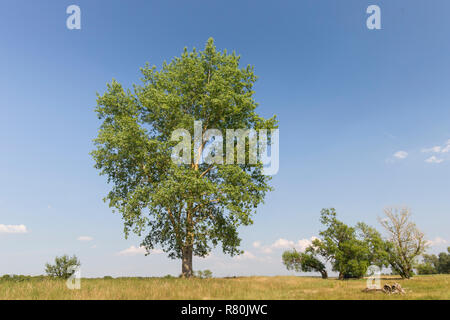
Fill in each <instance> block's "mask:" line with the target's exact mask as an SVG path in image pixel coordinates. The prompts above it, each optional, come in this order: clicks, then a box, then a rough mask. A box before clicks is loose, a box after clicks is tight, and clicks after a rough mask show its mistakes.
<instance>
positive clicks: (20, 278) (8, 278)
mask: <svg viewBox="0 0 450 320" xmlns="http://www.w3.org/2000/svg"><path fill="white" fill-rule="evenodd" d="M46 278H47V277H45V276H25V275H19V274H11V275H9V274H5V275H3V276H1V277H0V281H5V282H25V281H43V280H45V279H46Z"/></svg>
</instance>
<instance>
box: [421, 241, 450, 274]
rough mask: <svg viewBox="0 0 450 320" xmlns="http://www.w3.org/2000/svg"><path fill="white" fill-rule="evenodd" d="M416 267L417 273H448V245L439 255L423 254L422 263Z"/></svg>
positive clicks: (449, 268) (449, 262)
mask: <svg viewBox="0 0 450 320" xmlns="http://www.w3.org/2000/svg"><path fill="white" fill-rule="evenodd" d="M416 269H417V272H418V273H419V274H438V273H450V247H448V248H447V252H441V253H439V255H435V254H424V255H423V261H422V263H420V264H418V265H417V267H416Z"/></svg>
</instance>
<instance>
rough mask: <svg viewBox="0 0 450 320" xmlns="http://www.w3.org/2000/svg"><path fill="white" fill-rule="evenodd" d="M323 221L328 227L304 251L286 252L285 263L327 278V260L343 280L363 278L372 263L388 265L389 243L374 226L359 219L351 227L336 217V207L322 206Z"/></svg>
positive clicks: (291, 267) (293, 268) (380, 265)
mask: <svg viewBox="0 0 450 320" xmlns="http://www.w3.org/2000/svg"><path fill="white" fill-rule="evenodd" d="M320 221H321V223H322V224H323V225H324V226H325V227H326V229H325V230H323V231H321V232H320V233H319V235H320V237H319V238H317V239H315V240H313V241H312V244H311V245H310V246H309V247H308V248H307V249H306V250H305V252H304V253H298V252H297V251H296V250H295V249H294V250H293V251H287V252H285V253H284V254H283V262H284V263H285V265H286V266H287V268H288V269H290V270H296V271H303V272H311V271H316V272H320V273H321V275H322V277H323V278H326V277H327V272H326V268H325V266H326V263H330V264H331V267H332V270H333V271H336V272H338V274H339V279H344V278H361V277H363V276H364V275H365V274H366V272H367V269H368V267H369V266H370V265H376V266H378V267H380V268H381V267H383V266H384V265H387V260H386V259H387V253H386V246H387V245H388V244H387V243H386V242H385V241H384V240H383V239H382V237H381V235H380V233H379V232H378V231H376V230H375V229H374V228H372V227H370V226H368V225H366V224H365V223H362V222H359V223H358V224H357V225H356V226H355V227H350V226H348V225H346V224H345V223H343V222H342V221H340V220H338V219H337V218H336V210H335V209H334V208H331V209H322V211H321V217H320Z"/></svg>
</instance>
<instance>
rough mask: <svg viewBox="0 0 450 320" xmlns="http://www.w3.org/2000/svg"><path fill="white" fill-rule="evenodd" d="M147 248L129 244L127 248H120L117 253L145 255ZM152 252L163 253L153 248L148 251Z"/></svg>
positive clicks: (121, 254) (122, 254)
mask: <svg viewBox="0 0 450 320" xmlns="http://www.w3.org/2000/svg"><path fill="white" fill-rule="evenodd" d="M146 253H147V250H146V249H145V247H135V246H131V247H129V248H128V249H125V250H122V251H120V252H119V253H118V255H119V256H136V255H145V254H146ZM150 253H153V254H159V253H163V251H162V250H161V249H153V250H151V251H150Z"/></svg>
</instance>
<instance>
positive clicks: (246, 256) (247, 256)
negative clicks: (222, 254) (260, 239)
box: [233, 251, 256, 260]
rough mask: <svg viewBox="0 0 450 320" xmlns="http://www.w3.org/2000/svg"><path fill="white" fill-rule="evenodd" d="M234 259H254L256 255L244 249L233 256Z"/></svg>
mask: <svg viewBox="0 0 450 320" xmlns="http://www.w3.org/2000/svg"><path fill="white" fill-rule="evenodd" d="M233 259H235V260H255V259H256V256H255V255H254V254H253V253H251V252H250V251H244V253H243V254H241V255H238V256H235V257H233Z"/></svg>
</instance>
